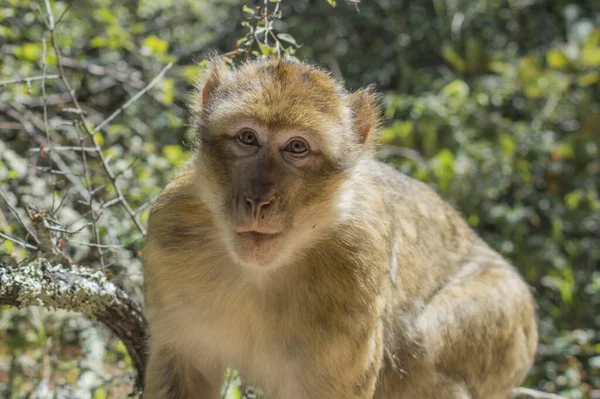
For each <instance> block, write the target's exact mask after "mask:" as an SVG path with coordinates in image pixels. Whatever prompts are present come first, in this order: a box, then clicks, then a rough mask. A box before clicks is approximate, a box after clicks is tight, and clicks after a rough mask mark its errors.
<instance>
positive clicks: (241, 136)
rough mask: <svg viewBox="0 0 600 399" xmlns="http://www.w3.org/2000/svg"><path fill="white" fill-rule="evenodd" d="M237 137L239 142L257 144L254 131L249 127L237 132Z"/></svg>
mask: <svg viewBox="0 0 600 399" xmlns="http://www.w3.org/2000/svg"><path fill="white" fill-rule="evenodd" d="M237 138H238V140H239V141H240V143H242V144H244V145H248V146H250V145H258V138H257V137H256V133H254V132H253V131H252V130H250V129H244V130H242V131H240V132H239V133H238V134H237Z"/></svg>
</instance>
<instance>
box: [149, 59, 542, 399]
mask: <svg viewBox="0 0 600 399" xmlns="http://www.w3.org/2000/svg"><path fill="white" fill-rule="evenodd" d="M193 98H194V101H193V103H192V115H193V120H194V124H195V126H196V127H197V130H198V134H199V142H198V149H197V154H196V157H195V159H194V161H193V162H191V163H190V164H189V165H188V166H187V167H186V168H185V169H184V170H183V171H182V172H181V173H180V174H179V175H178V176H177V177H176V178H175V179H174V180H173V182H172V183H171V184H169V185H168V186H167V187H166V189H165V190H164V192H163V193H162V195H161V196H160V198H159V200H158V201H157V202H156V204H155V205H154V207H153V210H152V214H151V217H150V222H149V234H148V238H147V242H146V246H145V248H144V250H143V256H144V263H145V284H146V301H147V309H148V318H149V322H150V336H149V343H150V360H149V365H148V370H147V377H146V388H145V393H144V397H145V399H175V398H179V399H184V398H186V399H187V398H200V399H215V398H218V397H220V393H219V390H220V386H221V382H222V377H223V372H224V369H225V367H234V368H237V369H239V370H240V373H241V375H242V376H243V377H244V378H246V379H248V380H249V382H251V383H253V384H256V385H257V386H260V387H262V388H263V389H264V390H265V392H266V395H267V398H268V399H276V398H279V399H306V398H309V399H323V398H340V399H342V398H343V399H347V398H356V399H366V398H377V399H415V398H424V399H428V398H432V399H433V398H435V399H438V398H439V399H459V398H460V399H463V398H465V399H466V398H472V399H476V398H480V399H500V398H506V397H507V396H508V395H509V393H510V391H511V389H512V387H513V386H514V385H516V384H519V383H520V382H521V381H522V380H523V378H524V377H525V375H526V374H527V372H528V370H529V368H530V366H531V364H532V361H533V357H534V353H535V348H536V344H537V332H536V323H535V311H534V302H533V299H532V296H531V294H530V292H529V289H528V287H527V285H526V284H525V283H524V282H523V280H522V279H521V277H520V276H519V275H518V273H517V272H516V271H515V269H514V268H513V267H512V266H511V265H510V264H509V263H507V262H506V260H504V259H503V258H502V257H501V256H500V255H499V254H498V253H496V252H495V251H493V250H492V249H490V248H489V247H488V246H487V245H486V244H485V243H484V242H483V241H482V240H481V239H480V238H478V237H477V235H476V234H475V233H474V232H473V231H472V230H471V229H470V228H469V227H468V226H467V225H466V224H465V223H464V221H463V220H462V218H461V217H460V215H459V214H458V213H457V212H456V211H455V210H453V209H452V208H451V207H450V206H449V205H447V204H446V203H445V202H444V201H443V200H441V199H440V198H439V197H438V196H437V195H436V194H435V193H434V192H433V191H432V190H430V189H429V188H428V187H427V186H426V185H424V184H422V183H419V182H417V181H415V180H412V179H411V178H409V177H406V176H404V175H402V174H400V173H398V172H396V171H395V170H393V169H392V168H391V167H388V166H386V165H383V164H381V163H379V162H377V161H375V160H374V159H373V158H372V155H371V153H372V151H371V149H372V148H373V143H374V142H375V140H376V133H377V125H378V121H377V115H378V108H377V99H376V98H375V96H374V93H373V91H372V90H370V89H368V90H365V91H362V92H358V93H354V94H352V93H348V92H346V91H345V90H344V89H343V88H342V87H341V85H340V84H338V83H337V82H335V81H334V80H333V79H332V78H330V77H329V75H328V74H326V73H325V72H322V71H320V70H318V69H316V68H314V67H311V66H308V65H307V64H304V63H291V62H282V61H274V60H270V61H260V62H251V63H248V64H245V65H243V66H241V67H240V68H238V69H236V70H233V71H228V70H227V69H226V68H224V67H223V66H222V65H219V63H218V62H215V63H213V65H212V67H211V70H210V71H209V72H208V74H207V76H206V77H205V79H204V80H203V81H201V82H200V83H199V85H198V91H197V93H196V94H195V95H194V96H193ZM245 129H246V130H245ZM248 129H250V131H251V132H252V133H251V135H250V136H248V142H252V137H255V138H256V139H257V140H258V144H256V145H246V144H241V143H240V141H239V140H243V139H244V137H245V136H241V135H243V132H245V131H247V130H248ZM240 132H241V133H240ZM252 134H253V135H254V136H252ZM240 137H242V138H241V139H240ZM297 138H300V139H301V140H304V141H303V142H305V143H308V145H309V147H310V152H309V154H308V155H306V156H303V157H299V156H292V155H290V152H289V148H288V147H286V143H288V142H290V140H292V141H293V140H296V139H297ZM262 233H265V234H267V233H268V234H269V235H267V236H264V235H261V234H262ZM264 237H268V238H266V239H265V238H264Z"/></svg>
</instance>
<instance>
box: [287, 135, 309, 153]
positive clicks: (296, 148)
mask: <svg viewBox="0 0 600 399" xmlns="http://www.w3.org/2000/svg"><path fill="white" fill-rule="evenodd" d="M283 150H284V151H287V152H289V153H291V154H292V155H295V156H302V155H306V154H307V153H308V143H307V142H306V141H305V140H304V139H301V138H295V139H293V140H292V141H290V142H289V143H288V144H287V145H286V146H285V148H284V149H283Z"/></svg>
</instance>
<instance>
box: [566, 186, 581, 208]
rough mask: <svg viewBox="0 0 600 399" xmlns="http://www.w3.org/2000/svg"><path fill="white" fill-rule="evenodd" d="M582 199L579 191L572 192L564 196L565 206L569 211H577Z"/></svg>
mask: <svg viewBox="0 0 600 399" xmlns="http://www.w3.org/2000/svg"><path fill="white" fill-rule="evenodd" d="M582 198H583V193H582V192H581V191H580V190H574V191H571V192H570V193H568V194H567V195H565V204H566V205H567V208H569V209H577V208H578V207H579V203H580V202H581V199H582Z"/></svg>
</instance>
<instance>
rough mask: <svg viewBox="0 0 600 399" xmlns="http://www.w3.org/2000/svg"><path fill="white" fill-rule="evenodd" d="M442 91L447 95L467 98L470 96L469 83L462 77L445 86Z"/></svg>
mask: <svg viewBox="0 0 600 399" xmlns="http://www.w3.org/2000/svg"><path fill="white" fill-rule="evenodd" d="M442 93H444V95H445V96H447V97H452V96H459V97H463V98H465V97H468V96H469V85H468V84H467V83H465V81H463V80H461V79H456V80H454V81H452V82H450V83H448V84H447V85H446V86H444V88H443V89H442Z"/></svg>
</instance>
